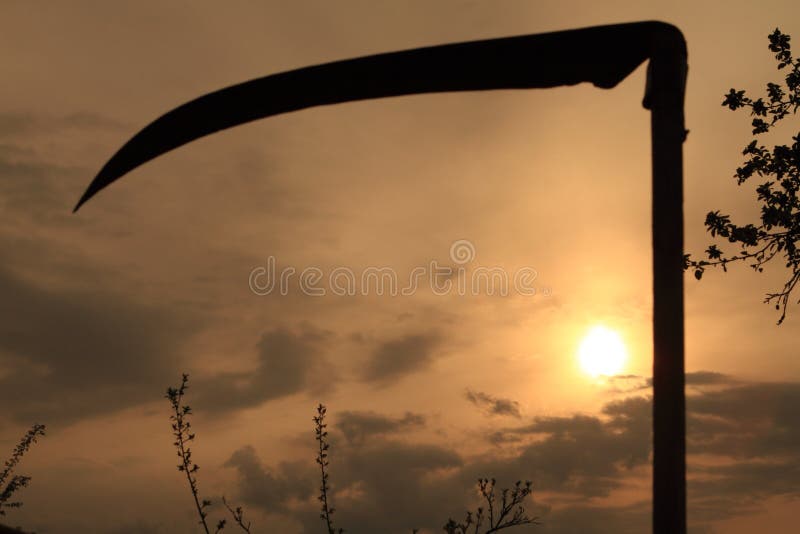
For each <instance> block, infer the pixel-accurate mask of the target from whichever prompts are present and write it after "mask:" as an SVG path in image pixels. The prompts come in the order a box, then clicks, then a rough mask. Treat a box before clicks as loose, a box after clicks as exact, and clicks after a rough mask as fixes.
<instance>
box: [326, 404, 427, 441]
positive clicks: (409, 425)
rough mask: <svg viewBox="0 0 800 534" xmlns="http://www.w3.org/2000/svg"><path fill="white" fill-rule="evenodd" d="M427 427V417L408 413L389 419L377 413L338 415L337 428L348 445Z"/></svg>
mask: <svg viewBox="0 0 800 534" xmlns="http://www.w3.org/2000/svg"><path fill="white" fill-rule="evenodd" d="M423 426H425V417H424V416H422V415H420V414H415V413H411V412H406V414H405V415H403V417H387V416H384V415H381V414H378V413H375V412H349V411H347V412H342V413H340V414H337V415H336V428H337V429H338V430H339V431H340V432H341V433H342V435H343V436H344V438H345V440H347V442H348V443H350V444H352V443H363V442H364V440H366V439H370V438H374V437H376V436H385V435H387V434H394V433H397V432H402V431H404V430H408V429H413V428H416V427H423Z"/></svg>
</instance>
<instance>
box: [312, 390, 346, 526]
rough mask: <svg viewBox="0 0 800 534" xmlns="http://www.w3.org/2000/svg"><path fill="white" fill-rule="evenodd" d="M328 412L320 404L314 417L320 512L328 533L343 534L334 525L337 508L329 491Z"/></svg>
mask: <svg viewBox="0 0 800 534" xmlns="http://www.w3.org/2000/svg"><path fill="white" fill-rule="evenodd" d="M326 412H327V409H326V408H325V406H324V405H322V404H320V405H319V406H317V415H316V417H314V425H315V428H314V430H315V433H316V439H317V443H318V444H319V452H318V453H317V464H319V470H320V479H321V483H320V494H319V501H320V502H321V503H322V512H321V513H320V517H321V518H322V519H323V520H324V521H325V526H326V527H327V529H328V534H341V533H342V532H344V529H341V528H340V529H339V530H336V529H335V528H334V526H333V517H332V516H333V513H334V512H335V511H336V509H335V508H333V507H332V506H330V503H329V499H328V492H329V491H330V486H329V485H328V449H329V448H330V444H329V443H328V439H327V438H328V432H327V430H325V429H326V428H327V426H328V425H327V424H325V414H326Z"/></svg>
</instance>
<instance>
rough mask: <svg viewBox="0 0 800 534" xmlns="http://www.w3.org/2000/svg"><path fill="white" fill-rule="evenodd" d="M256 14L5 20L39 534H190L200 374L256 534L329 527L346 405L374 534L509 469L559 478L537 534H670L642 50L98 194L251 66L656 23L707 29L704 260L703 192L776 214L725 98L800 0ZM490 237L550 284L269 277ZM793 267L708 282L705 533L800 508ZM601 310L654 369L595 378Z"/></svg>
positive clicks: (58, 13)
mask: <svg viewBox="0 0 800 534" xmlns="http://www.w3.org/2000/svg"><path fill="white" fill-rule="evenodd" d="M226 5H227V6H228V7H227V9H226V10H224V11H223V10H221V9H220V8H219V6H218V4H217V3H213V2H205V1H203V2H192V3H191V4H190V3H179V2H174V3H171V4H169V5H168V6H167V7H164V6H161V5H156V4H155V3H153V4H152V5H149V6H142V5H141V3H127V4H125V5H123V4H122V3H120V4H117V5H111V3H103V2H70V3H62V4H58V5H48V4H45V3H37V2H7V3H4V4H3V5H2V6H0V21H2V22H0V28H2V31H0V63H2V65H3V69H4V75H3V79H4V81H5V83H2V84H0V102H2V104H0V221H2V224H0V243H2V246H1V247H0V251H2V255H3V258H2V259H3V261H2V264H0V287H1V288H2V289H0V295H3V296H4V298H3V301H2V303H0V314H1V315H0V324H3V325H4V326H0V402H2V404H3V406H5V407H6V409H5V410H3V414H2V416H0V417H2V418H0V450H8V451H10V450H11V449H12V448H13V446H14V443H15V442H16V440H17V436H18V435H20V434H21V433H22V432H24V429H25V427H26V426H28V425H29V424H30V423H33V422H34V421H39V422H42V423H45V424H47V425H48V429H49V432H48V436H47V437H46V438H45V439H44V440H43V441H42V443H41V444H38V445H36V447H35V448H34V449H33V450H32V451H31V452H30V454H29V456H28V457H26V458H25V461H24V464H23V468H22V469H21V472H23V473H26V474H30V475H31V476H32V477H33V480H32V483H31V486H30V487H29V488H27V489H26V490H25V492H24V494H22V497H23V500H24V501H25V506H24V507H23V508H22V509H20V510H12V511H11V512H10V513H9V516H8V518H7V519H8V521H7V522H8V523H10V524H20V525H24V526H26V527H27V528H32V529H36V531H37V532H40V533H42V534H44V533H61V532H79V531H84V532H87V531H91V532H103V533H123V532H158V533H167V532H193V530H192V528H193V525H194V521H195V519H194V518H193V516H192V509H191V503H190V498H189V494H188V492H187V491H186V488H184V486H183V482H182V480H181V478H180V477H179V473H177V471H176V470H175V469H174V466H173V464H172V462H173V460H172V458H173V457H174V452H172V451H171V450H170V443H171V438H170V434H169V424H168V421H167V416H168V408H169V407H168V404H167V402H166V401H165V400H164V399H163V398H162V397H163V392H164V390H165V389H166V387H167V386H169V385H175V384H176V383H177V381H178V380H179V379H180V374H181V372H188V373H190V374H191V379H192V382H191V385H192V386H193V387H192V388H191V389H190V394H189V403H190V404H191V405H192V406H193V407H194V408H195V411H196V413H197V415H196V423H195V424H196V427H197V432H198V440H197V442H196V444H195V449H196V452H195V455H196V459H197V462H198V463H199V464H200V465H201V466H202V470H201V476H200V484H201V491H202V492H204V493H206V494H207V495H208V497H209V498H212V499H214V500H218V497H219V496H220V495H221V494H223V493H225V494H226V495H228V496H230V497H232V498H233V499H235V500H236V501H238V502H242V503H243V504H244V505H245V507H246V508H247V510H248V513H250V515H251V516H252V518H253V521H254V523H255V524H256V529H255V530H254V531H258V532H286V533H296V532H304V530H303V529H304V528H306V530H305V531H306V532H320V531H321V529H322V523H321V522H320V521H318V520H317V514H316V511H315V507H316V501H315V495H316V493H315V492H316V489H315V488H316V481H315V480H313V478H309V470H310V469H311V470H313V468H314V464H313V454H314V453H313V445H314V442H313V432H312V427H311V417H312V415H313V414H314V407H315V406H316V404H317V403H318V402H320V401H322V402H324V403H326V404H327V405H328V407H329V413H330V422H331V430H332V439H333V441H334V452H333V458H332V462H333V466H332V470H333V474H332V477H333V480H334V485H336V484H339V485H338V486H337V489H338V490H339V493H338V494H335V495H338V497H339V500H338V501H337V503H336V504H337V507H339V508H340V510H341V511H340V512H339V515H340V521H341V526H343V527H345V528H346V529H347V531H348V532H352V533H359V532H378V531H381V532H395V531H393V530H391V529H392V528H395V526H396V527H397V528H401V527H402V529H403V530H398V531H397V532H401V531H402V532H409V531H410V528H411V527H413V526H417V525H425V526H428V527H436V528H438V527H439V526H440V525H439V523H436V521H439V520H441V521H440V523H444V521H445V520H446V519H447V516H448V515H456V514H460V513H461V510H462V508H463V507H464V506H465V505H466V504H467V503H468V502H469V500H468V498H467V497H466V495H468V491H469V489H470V488H469V484H470V481H471V480H473V479H474V478H476V477H477V476H479V475H485V476H497V477H498V479H500V481H501V482H504V483H510V482H513V480H515V478H514V477H517V478H531V479H532V480H533V481H534V484H535V487H536V493H535V495H534V496H535V502H536V504H535V513H537V514H539V515H540V516H541V517H542V519H543V523H544V524H543V525H541V526H538V527H535V528H532V529H531V530H530V531H531V532H537V531H540V532H546V533H567V532H598V533H600V532H642V531H643V530H642V529H643V528H644V527H643V526H642V525H647V524H648V523H647V522H648V521H649V519H648V518H649V511H648V510H649V508H648V504H647V499H648V498H649V493H648V492H649V469H648V467H647V454H648V438H649V435H648V434H647V432H648V430H647V429H648V428H649V426H648V425H649V422H648V420H647V409H646V408H647V406H648V401H647V398H646V395H647V394H648V392H647V390H646V387H643V384H644V383H645V381H646V377H647V376H649V373H650V365H651V358H652V351H651V348H650V347H651V345H650V321H651V313H650V307H651V297H650V291H651V290H650V286H651V266H650V262H651V257H650V234H649V229H650V204H649V203H650V187H649V183H650V158H649V146H650V140H649V113H648V112H647V111H646V110H644V109H643V108H642V106H641V98H642V95H643V90H644V69H643V68H640V69H639V70H637V71H636V72H635V73H634V74H633V75H631V76H630V77H629V78H628V79H626V80H625V81H624V82H623V83H622V84H620V86H619V87H617V88H615V89H613V90H611V91H604V90H600V89H596V88H593V87H591V86H588V85H581V86H577V87H571V88H563V89H558V90H549V91H493V92H486V93H463V94H440V95H425V96H414V97H402V98H392V99H386V100H381V101H368V102H360V103H354V104H347V105H341V106H333V107H327V108H319V109H312V110H307V111H303V112H300V113H292V114H288V115H284V116H280V117H275V118H271V119H269V120H266V121H260V122H256V123H252V124H249V125H246V126H242V127H238V128H235V129H232V130H229V131H226V132H223V133H221V134H217V135H215V136H212V137H209V138H205V139H202V140H200V141H197V142H195V143H192V144H190V145H188V146H186V147H183V148H181V149H180V150H177V151H175V152H173V153H170V154H168V155H165V156H163V157H161V158H158V159H157V160H155V161H153V162H150V163H148V164H146V165H144V166H143V167H141V168H140V169H137V170H136V171H134V172H133V173H132V174H131V175H130V176H129V177H127V178H126V179H125V180H122V181H121V182H119V183H118V184H114V185H113V186H111V187H110V188H109V189H108V190H106V191H103V192H102V193H101V194H100V195H99V196H98V197H97V198H96V199H94V200H93V201H92V202H90V203H89V204H87V205H86V206H85V207H84V208H82V210H81V211H80V212H79V213H78V214H77V215H73V214H71V209H72V207H73V205H74V203H75V202H76V201H77V199H78V197H79V196H80V194H81V193H82V192H83V189H84V188H85V187H86V185H87V184H88V183H89V181H90V180H91V178H92V177H93V176H94V175H95V174H96V172H97V170H98V169H99V168H100V167H101V166H102V164H103V163H105V161H106V160H107V159H108V158H109V157H110V156H111V154H112V153H113V152H114V151H115V150H116V149H117V148H118V147H119V146H120V145H121V144H122V143H124V142H125V141H126V140H127V139H128V138H130V136H131V135H133V134H134V133H135V132H136V131H138V129H140V128H141V127H142V126H144V125H145V124H146V123H148V122H149V121H150V120H152V119H153V118H155V117H156V116H158V115H160V114H161V113H163V112H165V111H167V110H169V109H171V108H172V107H174V106H176V105H178V104H181V103H183V102H185V101H187V100H189V99H191V98H194V97H196V96H199V95H200V94H203V93H206V92H208V91H211V90H215V89H218V88H220V87H223V86H227V85H230V84H232V83H236V82H240V81H244V80H247V79H251V78H254V77H258V76H263V75H265V74H269V73H273V72H278V71H281V70H287V69H291V68H296V67H301V66H306V65H310V64H316V63H321V62H325V61H329V60H335V59H341V58H347V57H354V56H359V55H365V54H370V53H377V52H383V51H390V50H398V49H405V48H413V47H417V46H423V45H432V44H439V43H445V42H454V41H461V40H472V39H481V38H490V37H499V36H507V35H515V34H524V33H536V32H543V31H552V30H559V29H566V28H573V27H582V26H588V25H597V24H605V23H617V22H627V21H638V20H648V19H659V20H664V21H667V22H671V23H673V24H676V25H677V26H678V27H680V28H681V30H682V31H683V32H684V34H685V36H686V39H687V42H688V46H689V64H690V72H689V83H688V90H687V100H686V117H687V127H688V128H689V129H690V134H689V137H688V140H687V143H686V145H685V149H684V153H685V183H686V185H685V213H686V219H685V220H686V248H687V251H691V252H694V253H695V254H699V253H701V252H702V250H703V249H704V248H705V247H706V246H707V245H708V244H709V239H708V237H707V234H706V233H705V230H704V228H703V224H702V223H703V220H704V218H705V214H706V212H708V211H709V210H712V209H721V210H723V211H724V212H732V213H733V214H734V216H737V215H738V216H740V217H747V216H752V215H753V214H754V213H756V211H755V208H754V203H753V200H754V198H755V195H754V193H753V192H752V189H750V188H746V187H743V188H737V187H736V185H735V180H734V179H733V178H731V176H732V174H733V171H734V170H735V168H736V166H737V165H739V164H740V163H741V157H740V151H741V148H742V147H743V146H744V145H745V144H746V143H747V142H748V141H749V140H750V137H749V131H750V128H749V121H748V120H747V117H746V116H744V114H743V113H732V112H730V111H728V110H727V109H725V108H723V107H722V106H720V102H721V101H722V95H723V94H724V93H726V92H727V91H728V89H729V88H730V87H732V86H734V87H737V88H742V89H748V90H751V91H756V92H758V91H761V88H762V87H763V86H764V84H765V83H766V82H767V81H773V80H774V79H776V78H777V76H776V74H775V70H774V66H773V60H772V57H771V54H770V53H769V51H768V50H767V46H766V45H767V39H766V36H767V35H768V34H769V33H770V32H771V31H772V30H773V29H774V28H775V26H779V27H780V28H781V30H783V31H784V32H785V33H789V34H791V35H795V36H798V37H796V39H800V24H798V21H800V16H798V15H800V8H798V7H797V5H796V3H795V2H791V1H784V2H763V3H761V4H759V6H758V7H754V5H753V4H752V3H745V2H704V3H700V2H651V3H645V2H605V3H598V2H588V1H587V2H574V1H563V2H537V1H511V0H503V1H494V2H489V1H484V2H479V1H466V0H465V1H455V0H440V1H437V2H429V1H416V0H414V1H407V2H376V1H371V2H367V1H340V2H333V3H332V2H318V1H314V2H311V1H308V2H293V3H292V4H291V6H289V5H288V4H285V3H278V2H262V3H260V4H259V5H254V4H253V3H245V2H232V3H230V4H226ZM787 120H790V121H793V124H795V125H796V124H797V121H796V119H795V118H791V119H787ZM795 131H796V130H795ZM786 140H788V136H786V137H784V139H783V140H782V141H781V142H786ZM461 239H465V240H468V241H469V242H470V243H471V244H472V245H473V246H474V249H475V258H474V260H473V261H472V262H470V263H469V264H468V265H467V267H468V268H469V269H470V270H472V269H475V268H477V267H480V266H485V267H501V268H502V269H504V270H505V271H507V272H510V273H513V272H515V271H517V270H519V269H520V268H523V267H529V268H532V269H535V271H536V273H537V275H536V279H535V281H534V286H535V287H536V289H537V293H536V295H533V296H524V295H519V294H514V293H513V292H512V294H509V295H508V296H506V297H501V296H496V295H495V296H488V295H485V294H480V295H465V296H459V295H455V294H450V295H446V296H438V295H435V294H433V293H432V292H431V291H430V290H429V289H428V290H426V289H421V290H419V291H417V292H415V293H414V294H413V295H407V296H396V297H390V296H378V295H374V294H373V295H368V296H333V295H327V296H324V297H312V296H307V295H303V294H302V293H301V292H300V291H299V290H298V289H297V286H293V288H292V290H290V291H289V294H288V295H279V294H270V295H265V296H259V295H256V294H254V293H253V292H252V291H251V290H250V288H249V286H248V277H249V276H250V273H251V272H252V271H253V269H255V268H257V267H260V266H265V265H266V262H267V258H268V257H269V256H273V257H275V258H276V261H277V265H278V267H279V268H283V267H286V266H293V267H295V268H296V269H297V271H298V272H299V271H301V270H302V269H304V268H307V267H316V268H319V269H321V270H322V271H323V272H324V273H330V272H331V271H332V270H333V269H334V268H336V267H347V268H349V269H352V270H353V271H354V272H358V273H360V272H362V271H363V270H364V269H366V268H368V267H391V268H392V269H394V270H395V272H397V273H398V274H399V277H400V279H401V280H405V279H407V277H408V275H409V273H411V272H412V270H413V269H414V268H415V267H417V266H426V265H429V264H430V262H431V261H437V262H438V263H439V264H441V265H445V264H451V265H452V263H453V262H452V259H451V258H450V255H449V251H450V247H451V244H452V243H453V242H455V241H457V240H461ZM768 271H769V272H767V273H765V274H764V275H760V276H758V275H755V274H754V273H752V271H751V270H750V269H748V268H746V267H744V266H737V268H734V269H732V272H729V273H728V274H726V275H723V274H722V273H721V272H720V273H718V272H707V274H706V275H705V277H704V279H703V281H702V282H701V283H697V282H696V281H695V280H694V279H693V277H691V276H688V277H687V280H686V299H687V300H686V328H687V370H688V371H689V372H690V373H693V374H692V375H690V377H691V378H690V384H691V385H690V387H689V390H688V392H689V395H690V409H691V410H693V412H692V415H693V417H694V418H690V427H689V429H690V440H691V439H693V436H694V438H696V441H695V442H694V443H695V445H690V451H692V456H691V457H690V476H692V477H694V478H697V479H698V483H697V484H695V485H693V486H690V510H691V511H690V514H691V516H690V521H691V525H692V528H691V532H693V533H707V532H708V533H711V532H725V533H726V534H727V533H733V534H736V533H739V532H742V533H743V532H751V531H752V525H754V524H762V525H766V524H769V525H770V527H769V532H776V533H780V532H790V531H791V528H790V527H791V526H792V517H793V514H792V513H791V512H792V511H796V510H797V509H798V501H797V500H796V498H797V496H798V494H800V485H798V482H797V481H798V480H800V478H798V477H797V476H796V475H797V473H796V469H797V467H796V466H797V465H798V460H800V458H798V456H797V452H796V451H797V450H800V449H798V447H797V445H798V444H800V443H798V440H800V420H798V418H797V416H796V415H795V414H791V413H787V412H788V411H789V410H788V406H792V405H796V402H797V400H798V398H800V360H798V358H797V354H796V346H797V343H798V334H797V331H798V330H797V324H798V320H800V318H798V313H800V311H799V310H798V309H797V308H796V307H795V308H792V309H790V311H789V317H788V318H787V320H786V322H785V324H784V325H782V326H780V327H776V326H775V321H776V320H777V318H778V316H777V315H776V314H775V313H773V310H771V308H770V307H769V306H764V305H762V304H761V301H762V298H763V294H764V293H766V292H768V291H771V290H774V289H776V288H777V287H779V286H780V285H781V283H782V277H783V275H784V273H783V272H782V271H781V269H780V266H779V265H775V266H772V268H771V269H769V270H768ZM470 272H472V271H470ZM6 295H8V297H7V296H6ZM595 324H604V325H606V326H608V327H610V328H613V329H615V330H616V331H618V332H619V333H620V335H621V336H622V338H623V340H624V341H625V343H626V345H627V348H628V351H629V360H628V365H627V366H626V368H625V369H624V371H623V373H624V374H626V375H635V376H636V377H640V378H628V379H626V380H614V381H607V380H606V381H603V380H595V379H592V378H591V377H589V376H587V375H586V374H585V373H583V372H581V370H580V369H579V367H578V365H577V363H576V351H577V347H578V345H579V343H580V340H581V337H582V336H583V335H584V334H585V332H586V331H588V329H589V328H590V327H591V326H593V325H595ZM701 372H705V373H701ZM710 373H715V374H710ZM470 392H471V393H472V394H470ZM792 403H795V404H792ZM498 406H500V407H501V408H498ZM502 406H506V407H509V406H511V407H513V409H511V410H508V409H506V410H505V411H504V410H503V409H502ZM493 409H494V410H495V411H492V410H493ZM407 414H411V416H407ZM712 422H713V423H714V424H712ZM723 423H724V424H723ZM736 425H740V426H738V427H737V426H736ZM743 425H747V426H746V429H747V432H744V430H743V429H744V428H745V427H744V426H743ZM381 429H382V430H381ZM737 429H738V430H737ZM737 440H738V441H737ZM723 444H727V445H724V446H723ZM693 447H694V448H693ZM587 451H588V452H587ZM380 470H386V471H385V473H384V474H383V475H380V476H379V475H377V474H376V473H377V472H379V471H380ZM488 471H491V472H488ZM709 481H710V482H709ZM390 504H391V505H392V506H390ZM392 507H395V509H394V510H393V509H392ZM221 513H222V510H221V508H218V507H215V508H213V511H212V515H213V516H214V517H216V516H217V515H220V514H221ZM12 514H13V515H12ZM405 522H408V523H409V524H405ZM306 525H308V526H307V527H306ZM430 531H431V532H434V531H436V530H430Z"/></svg>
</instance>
